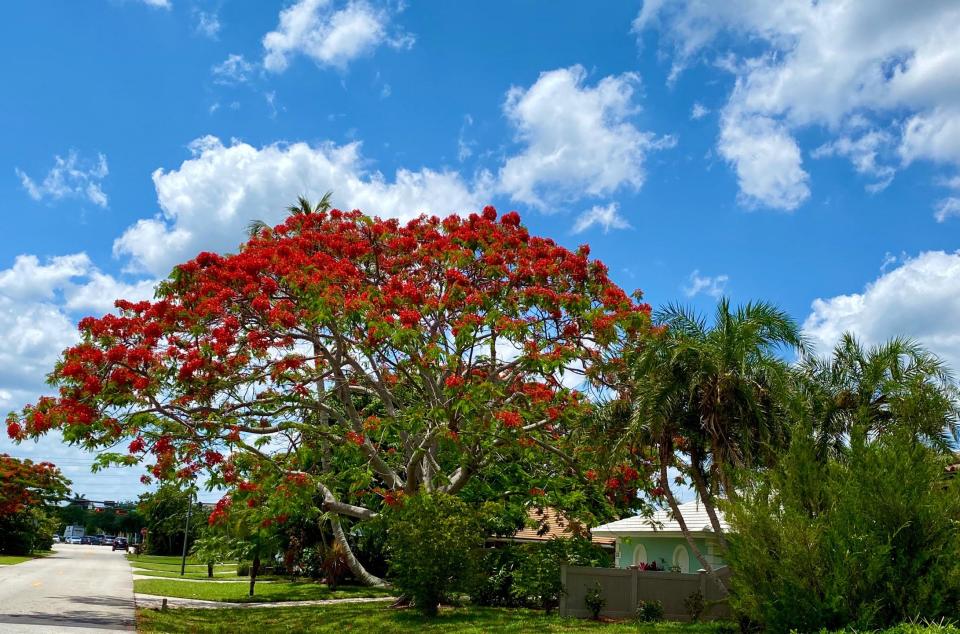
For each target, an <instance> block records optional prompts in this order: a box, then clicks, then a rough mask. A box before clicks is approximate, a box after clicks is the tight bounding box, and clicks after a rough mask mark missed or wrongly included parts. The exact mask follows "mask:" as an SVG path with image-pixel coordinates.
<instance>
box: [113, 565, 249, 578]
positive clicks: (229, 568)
mask: <svg viewBox="0 0 960 634" xmlns="http://www.w3.org/2000/svg"><path fill="white" fill-rule="evenodd" d="M130 565H131V566H133V567H134V569H139V570H155V571H158V572H175V573H177V574H180V562H177V563H176V565H174V564H157V563H153V562H143V561H133V562H130ZM187 572H196V573H203V574H204V575H206V574H207V566H206V564H187ZM213 572H214V573H218V572H223V573H230V574H232V575H234V576H236V574H237V566H236V564H232V565H231V564H217V565H216V566H214V567H213Z"/></svg>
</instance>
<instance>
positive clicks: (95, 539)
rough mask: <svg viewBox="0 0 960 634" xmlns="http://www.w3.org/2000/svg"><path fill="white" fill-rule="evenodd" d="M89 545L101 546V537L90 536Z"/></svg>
mask: <svg viewBox="0 0 960 634" xmlns="http://www.w3.org/2000/svg"><path fill="white" fill-rule="evenodd" d="M90 545H92V546H102V545H103V535H91V536H90Z"/></svg>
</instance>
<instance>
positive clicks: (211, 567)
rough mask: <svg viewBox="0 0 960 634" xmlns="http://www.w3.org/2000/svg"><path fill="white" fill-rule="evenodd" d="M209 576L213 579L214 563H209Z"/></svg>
mask: <svg viewBox="0 0 960 634" xmlns="http://www.w3.org/2000/svg"><path fill="white" fill-rule="evenodd" d="M207 578H208V579H213V564H207Z"/></svg>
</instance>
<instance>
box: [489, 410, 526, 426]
mask: <svg viewBox="0 0 960 634" xmlns="http://www.w3.org/2000/svg"><path fill="white" fill-rule="evenodd" d="M494 416H495V417H496V419H497V420H498V421H500V423H501V424H502V425H503V426H504V427H507V428H509V429H517V428H519V427H520V426H522V425H523V419H522V418H520V414H518V413H516V412H511V411H502V412H497V413H496V414H494Z"/></svg>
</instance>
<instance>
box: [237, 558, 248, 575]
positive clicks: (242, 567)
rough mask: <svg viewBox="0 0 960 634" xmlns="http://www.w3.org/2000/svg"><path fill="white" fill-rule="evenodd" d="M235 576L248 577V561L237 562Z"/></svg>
mask: <svg viewBox="0 0 960 634" xmlns="http://www.w3.org/2000/svg"><path fill="white" fill-rule="evenodd" d="M237 576H238V577H249V576H250V562H249V561H241V562H240V563H238V564H237Z"/></svg>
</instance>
